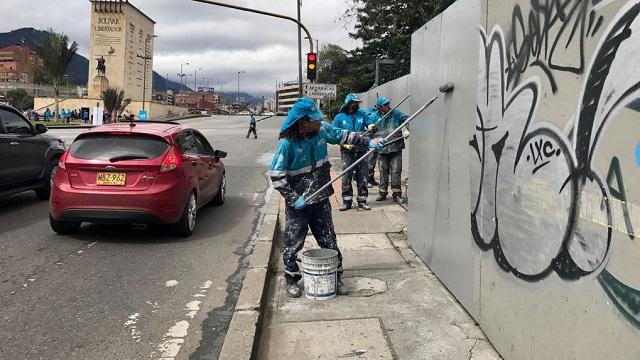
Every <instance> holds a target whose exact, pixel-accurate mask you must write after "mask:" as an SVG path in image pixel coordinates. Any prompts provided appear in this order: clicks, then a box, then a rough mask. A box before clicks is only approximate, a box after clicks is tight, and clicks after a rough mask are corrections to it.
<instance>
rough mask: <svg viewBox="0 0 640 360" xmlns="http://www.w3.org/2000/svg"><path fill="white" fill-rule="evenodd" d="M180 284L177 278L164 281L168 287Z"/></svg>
mask: <svg viewBox="0 0 640 360" xmlns="http://www.w3.org/2000/svg"><path fill="white" fill-rule="evenodd" d="M176 285H178V282H177V281H176V280H169V281H167V282H166V283H164V286H168V287H173V286H176Z"/></svg>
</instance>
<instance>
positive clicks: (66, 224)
mask: <svg viewBox="0 0 640 360" xmlns="http://www.w3.org/2000/svg"><path fill="white" fill-rule="evenodd" d="M49 224H50V225H51V229H52V230H53V231H55V232H56V233H58V234H60V235H69V234H74V233H76V232H78V230H79V229H80V225H81V224H82V223H81V222H79V221H60V220H56V219H54V218H53V216H51V214H49Z"/></svg>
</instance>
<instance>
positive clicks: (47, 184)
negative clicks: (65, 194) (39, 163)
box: [36, 158, 58, 200]
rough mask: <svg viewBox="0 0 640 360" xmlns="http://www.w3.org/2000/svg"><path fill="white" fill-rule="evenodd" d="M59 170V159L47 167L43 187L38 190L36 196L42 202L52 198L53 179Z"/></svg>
mask: <svg viewBox="0 0 640 360" xmlns="http://www.w3.org/2000/svg"><path fill="white" fill-rule="evenodd" d="M57 169H58V159H57V158H55V159H53V160H51V163H50V164H49V166H48V167H47V170H46V173H45V174H44V177H43V178H42V187H40V188H38V189H36V196H37V197H38V199H40V200H49V196H51V187H52V185H53V178H54V177H55V176H56V170H57Z"/></svg>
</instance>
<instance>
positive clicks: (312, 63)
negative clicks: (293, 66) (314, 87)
mask: <svg viewBox="0 0 640 360" xmlns="http://www.w3.org/2000/svg"><path fill="white" fill-rule="evenodd" d="M317 59H318V56H317V54H316V53H308V54H307V79H309V80H311V81H313V80H315V79H316V72H317V70H318V68H317V64H316V61H317Z"/></svg>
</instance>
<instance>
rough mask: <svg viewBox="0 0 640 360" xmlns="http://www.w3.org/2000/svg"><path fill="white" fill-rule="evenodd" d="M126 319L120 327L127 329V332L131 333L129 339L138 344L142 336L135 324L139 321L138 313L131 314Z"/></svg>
mask: <svg viewBox="0 0 640 360" xmlns="http://www.w3.org/2000/svg"><path fill="white" fill-rule="evenodd" d="M127 319H128V320H127V321H125V322H124V324H123V325H122V326H124V327H126V328H127V329H129V332H130V333H131V338H132V339H133V340H134V341H135V342H140V340H141V338H142V334H141V333H140V330H138V327H137V326H136V324H137V323H138V319H140V313H133V314H131V315H129V317H128V318H127Z"/></svg>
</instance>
